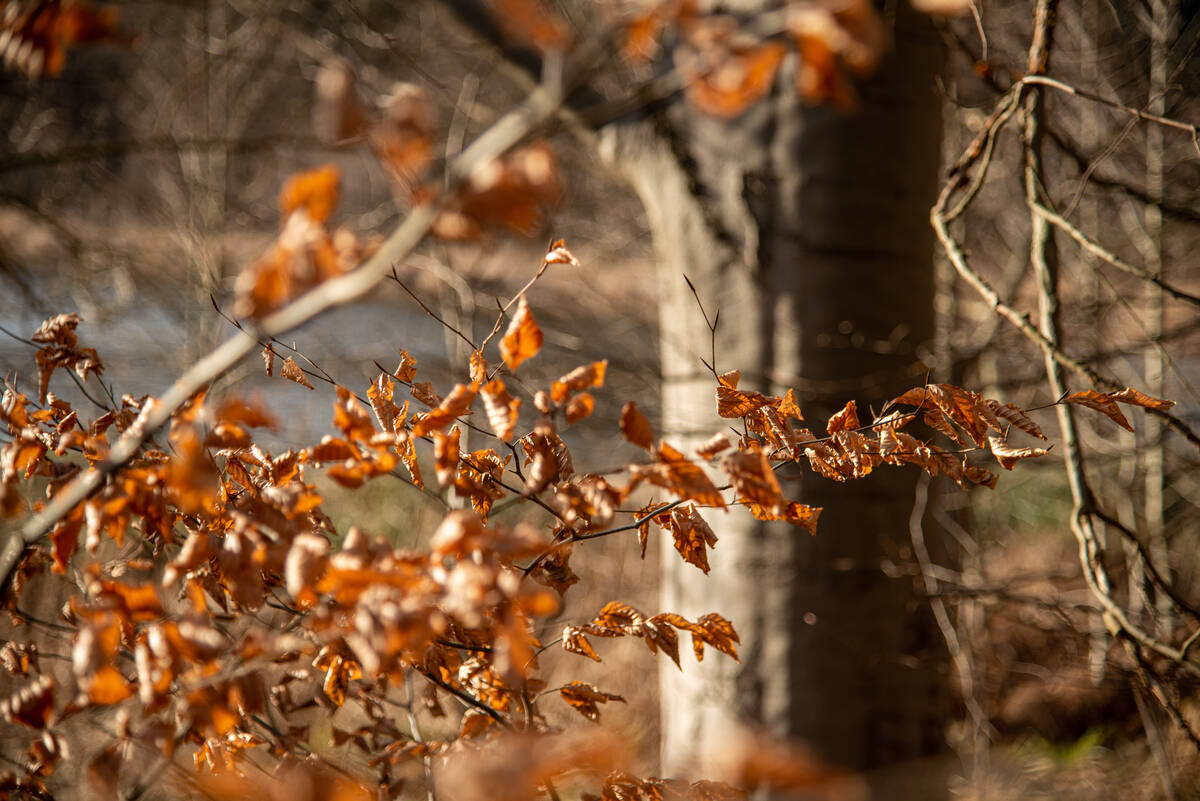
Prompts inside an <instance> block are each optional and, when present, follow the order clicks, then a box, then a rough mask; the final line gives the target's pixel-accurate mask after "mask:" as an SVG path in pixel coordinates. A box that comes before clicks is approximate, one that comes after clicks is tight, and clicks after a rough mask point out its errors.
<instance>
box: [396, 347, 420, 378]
mask: <svg viewBox="0 0 1200 801" xmlns="http://www.w3.org/2000/svg"><path fill="white" fill-rule="evenodd" d="M392 375H393V376H395V377H396V380H397V381H403V382H404V383H406V384H408V383H412V380H413V379H414V378H416V376H417V360H416V358H415V357H414V356H413V355H412V354H411V353H409V352H408V351H406V350H403V349H401V350H400V364H399V365H397V367H396V369H395V370H394V371H392Z"/></svg>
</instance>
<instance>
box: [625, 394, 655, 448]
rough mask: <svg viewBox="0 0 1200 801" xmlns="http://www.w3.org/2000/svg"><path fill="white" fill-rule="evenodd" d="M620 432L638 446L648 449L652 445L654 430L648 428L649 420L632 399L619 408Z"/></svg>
mask: <svg viewBox="0 0 1200 801" xmlns="http://www.w3.org/2000/svg"><path fill="white" fill-rule="evenodd" d="M621 433H622V434H623V435H624V436H625V439H627V440H628V441H630V442H632V443H633V444H634V445H637V446H638V447H639V448H645V449H646V450H650V449H651V448H653V447H654V431H653V429H651V428H650V421H649V420H647V419H646V415H644V414H642V412H641V410H640V409H638V407H637V404H635V403H634V402H633V401H629V403H626V404H625V406H624V408H622V409H621Z"/></svg>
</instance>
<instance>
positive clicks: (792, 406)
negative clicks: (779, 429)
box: [777, 389, 804, 421]
mask: <svg viewBox="0 0 1200 801" xmlns="http://www.w3.org/2000/svg"><path fill="white" fill-rule="evenodd" d="M777 411H778V412H779V414H780V415H782V416H784V417H790V418H792V419H793V420H800V421H803V420H804V415H802V414H800V407H799V406H798V405H797V404H796V390H794V389H789V390H788V391H787V394H786V395H784V396H783V402H782V403H780V404H779V408H778V410H777Z"/></svg>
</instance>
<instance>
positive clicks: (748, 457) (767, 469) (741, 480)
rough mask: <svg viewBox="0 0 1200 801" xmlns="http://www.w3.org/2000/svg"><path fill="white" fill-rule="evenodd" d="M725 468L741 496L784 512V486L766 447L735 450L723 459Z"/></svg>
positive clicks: (773, 509)
mask: <svg viewBox="0 0 1200 801" xmlns="http://www.w3.org/2000/svg"><path fill="white" fill-rule="evenodd" d="M721 469H722V470H724V471H725V474H726V475H728V476H729V483H730V484H732V485H733V488H734V490H735V491H736V492H737V494H738V497H739V499H740V500H747V501H750V502H751V503H756V504H758V505H760V506H763V507H766V508H767V509H770V510H771V511H772V512H774V513H776V514H779V513H781V512H782V510H783V506H784V498H783V490H782V488H780V486H779V479H777V478H776V477H775V471H773V470H772V469H771V462H770V460H768V459H767V454H766V453H764V452H763V451H762V450H760V449H759V448H757V447H754V446H751V447H749V448H746V449H745V450H740V451H736V452H734V453H731V454H729V455H727V456H725V457H724V458H723V459H721Z"/></svg>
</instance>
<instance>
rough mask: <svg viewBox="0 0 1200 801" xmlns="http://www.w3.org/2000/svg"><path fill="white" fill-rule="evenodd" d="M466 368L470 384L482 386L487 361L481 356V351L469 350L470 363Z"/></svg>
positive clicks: (486, 378) (485, 377)
mask: <svg viewBox="0 0 1200 801" xmlns="http://www.w3.org/2000/svg"><path fill="white" fill-rule="evenodd" d="M468 369H469V373H468V374H469V375H470V376H471V383H472V384H475V385H476V386H482V385H484V384H486V383H487V380H488V377H487V376H488V363H487V359H485V358H483V353H482V352H481V351H478V350H475V351H471V363H470V365H469V368H468Z"/></svg>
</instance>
